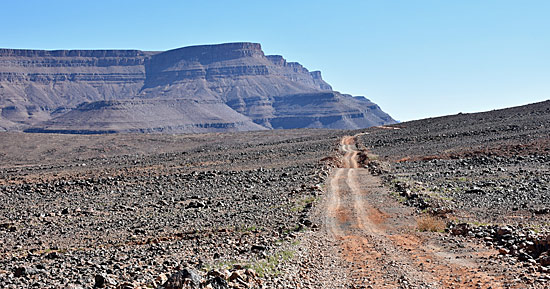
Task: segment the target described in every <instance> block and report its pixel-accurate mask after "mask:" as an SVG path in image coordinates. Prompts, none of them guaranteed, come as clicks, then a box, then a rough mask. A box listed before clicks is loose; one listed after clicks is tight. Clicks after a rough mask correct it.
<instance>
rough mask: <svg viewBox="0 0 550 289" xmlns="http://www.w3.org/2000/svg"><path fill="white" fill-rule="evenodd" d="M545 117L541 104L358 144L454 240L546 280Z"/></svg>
mask: <svg viewBox="0 0 550 289" xmlns="http://www.w3.org/2000/svg"><path fill="white" fill-rule="evenodd" d="M549 116H550V102H544V103H538V104H533V105H529V106H523V107H517V108H513V109H507V110H498V111H491V112H487V113H481V114H459V115H454V116H448V117H441V118H434V119H427V120H421V121H414V122H408V123H402V124H398V125H394V126H388V127H381V128H373V129H370V130H367V131H366V133H367V134H363V135H361V136H360V137H359V138H360V141H361V143H362V145H364V147H363V148H364V149H365V150H367V151H368V154H369V156H368V160H367V161H366V162H367V163H369V166H370V167H371V169H372V170H373V171H374V172H375V173H377V174H379V175H381V177H382V178H383V179H384V180H385V184H386V186H387V187H389V188H391V190H393V192H394V196H395V198H396V199H398V200H399V201H401V202H403V203H405V204H408V205H410V206H413V207H415V208H417V212H418V213H423V212H427V213H432V214H433V215H436V216H440V217H442V218H443V220H445V221H446V222H448V224H449V228H448V229H447V230H448V231H449V232H451V234H452V235H455V236H461V237H462V236H465V237H470V238H476V239H478V241H479V242H480V243H481V244H483V245H486V246H488V247H490V248H495V249H497V250H498V251H499V252H500V255H501V256H500V257H498V258H499V260H504V259H505V260H507V261H509V262H508V263H512V264H513V263H516V262H520V263H521V262H523V263H522V264H524V265H525V266H526V268H528V269H527V271H528V272H531V273H533V271H536V272H541V273H542V275H543V276H547V275H545V274H546V273H548V272H550V267H548V265H550V258H548V254H549V249H550V191H549V188H550V138H549V137H548V136H549V135H550V134H549V130H550V117H549ZM526 276H528V274H527V275H526ZM537 276H539V274H538V273H536V274H533V275H532V276H531V279H536V278H538V277H537ZM528 279H529V278H527V277H526V280H528ZM546 282H548V281H547V280H546V279H544V280H541V281H540V282H539V285H540V284H541V283H542V284H544V283H546Z"/></svg>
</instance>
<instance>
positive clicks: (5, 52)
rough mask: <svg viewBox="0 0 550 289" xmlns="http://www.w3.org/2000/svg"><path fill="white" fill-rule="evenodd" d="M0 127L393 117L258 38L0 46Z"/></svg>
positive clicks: (206, 128)
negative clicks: (144, 46) (139, 45)
mask: <svg viewBox="0 0 550 289" xmlns="http://www.w3.org/2000/svg"><path fill="white" fill-rule="evenodd" d="M0 109H1V115H0V130H12V131H17V130H25V131H29V132H60V133H108V132H169V133H187V132H214V131H245V130H262V129H286V128H343V129H354V128H363V127H369V126H373V125H382V124H388V123H393V122H395V121H394V120H393V119H392V118H391V117H390V116H389V115H387V114H386V113H384V112H383V111H382V110H380V108H379V107H378V106H377V105H376V104H374V103H372V102H370V101H369V100H367V99H366V98H363V97H352V96H350V95H345V94H341V93H339V92H336V91H333V90H332V87H331V86H330V85H329V84H327V83H326V82H325V81H323V79H322V78H321V73H320V72H319V71H313V72H310V71H308V70H307V69H306V68H304V67H303V66H302V65H300V64H299V63H296V62H287V61H286V60H285V59H284V58H283V57H282V56H278V55H267V56H266V55H264V53H263V51H262V49H261V46H260V44H256V43H227V44H219V45H201V46H191V47H184V48H179V49H174V50H169V51H165V52H149V51H139V50H56V51H44V50H20V49H0Z"/></svg>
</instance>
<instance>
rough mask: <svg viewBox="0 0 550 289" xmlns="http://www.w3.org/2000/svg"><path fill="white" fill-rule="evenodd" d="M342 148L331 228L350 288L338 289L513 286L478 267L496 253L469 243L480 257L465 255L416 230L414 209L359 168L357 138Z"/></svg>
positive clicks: (329, 212)
mask: <svg viewBox="0 0 550 289" xmlns="http://www.w3.org/2000/svg"><path fill="white" fill-rule="evenodd" d="M340 149H341V151H342V152H343V153H344V157H343V160H342V166H341V167H340V168H337V169H335V170H334V172H333V174H332V176H331V178H330V180H329V184H330V186H329V188H328V195H327V208H326V230H327V232H328V234H329V235H332V236H333V238H334V241H335V242H336V244H337V245H338V246H339V247H340V252H341V257H342V258H343V259H344V260H345V261H347V263H349V265H350V266H349V268H348V271H349V272H348V274H347V275H348V276H349V277H350V278H349V280H347V282H349V283H350V284H333V285H334V287H341V286H343V287H349V288H371V287H368V286H372V287H373V288H396V287H402V288H459V287H469V286H472V287H474V288H502V287H510V286H511V287H513V285H511V283H509V282H504V283H507V285H506V284H503V282H502V281H506V280H505V279H506V278H505V276H500V274H498V273H496V272H491V271H492V270H491V269H490V268H485V269H479V268H484V267H483V264H482V260H481V259H483V258H484V256H488V255H491V254H494V253H495V252H492V251H487V249H483V248H480V247H477V246H475V245H473V244H466V246H465V247H466V248H467V249H469V252H470V253H472V252H475V254H472V255H469V256H463V255H461V254H460V253H459V252H457V251H456V250H450V249H448V248H444V247H442V246H440V244H437V242H436V241H435V240H428V239H427V238H425V237H426V236H423V235H422V234H419V233H417V232H415V229H416V222H415V219H414V217H413V213H412V212H411V210H410V208H407V207H405V206H403V205H401V204H399V203H397V202H396V201H395V200H392V199H391V198H388V197H387V194H384V191H383V190H384V189H383V188H382V186H381V184H380V182H379V180H378V179H377V178H375V177H374V176H372V175H370V173H369V171H368V170H367V169H364V168H360V165H359V163H358V161H357V156H358V154H359V153H361V152H359V151H358V149H357V148H356V146H355V137H344V138H343V139H342V142H341V147H340ZM469 246H473V247H469Z"/></svg>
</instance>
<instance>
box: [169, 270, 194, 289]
mask: <svg viewBox="0 0 550 289" xmlns="http://www.w3.org/2000/svg"><path fill="white" fill-rule="evenodd" d="M200 284H201V277H200V276H199V275H198V274H197V273H196V272H195V271H193V270H191V269H187V268H186V269H183V270H181V271H179V272H176V273H174V274H172V275H171V276H170V277H169V278H168V281H166V283H164V284H163V285H162V286H163V287H164V288H165V289H183V288H199V286H200Z"/></svg>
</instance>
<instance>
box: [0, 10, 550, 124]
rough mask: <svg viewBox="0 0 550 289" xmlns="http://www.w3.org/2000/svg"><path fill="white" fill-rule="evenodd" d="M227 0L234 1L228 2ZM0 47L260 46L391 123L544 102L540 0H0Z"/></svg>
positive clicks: (548, 23)
mask: <svg viewBox="0 0 550 289" xmlns="http://www.w3.org/2000/svg"><path fill="white" fill-rule="evenodd" d="M235 3H238V4H235ZM2 9H3V11H5V13H3V15H2V17H1V18H0V25H2V27H5V29H3V31H2V37H1V39H0V47H3V48H26V49H102V48H108V49H140V50H153V51H165V50H168V49H171V48H176V47H182V46H188V45H194V44H209V43H224V42H236V41H249V42H258V43H262V45H263V47H264V48H265V52H266V54H279V55H284V56H285V58H287V59H288V60H289V61H298V62H300V63H302V64H303V65H304V66H306V67H308V68H309V69H311V70H321V71H322V72H323V77H324V79H325V80H326V81H327V82H328V83H330V84H331V85H332V86H333V88H334V89H335V90H337V91H342V92H345V93H349V94H353V95H365V96H366V97H367V98H368V99H370V100H372V101H374V102H376V103H377V104H379V105H380V106H381V107H382V108H384V110H385V111H386V112H388V113H389V114H390V115H392V116H393V117H394V118H395V119H398V120H401V121H404V120H410V119H419V118H425V117H430V116H437V115H445V114H454V113H458V112H473V111H483V110H491V109H495V108H501V107H508V106H514V105H520V104H525V103H531V102H536V101H541V100H545V99H549V98H550V85H549V83H550V69H549V67H550V37H548V31H550V18H549V17H548V11H550V2H549V1H543V0H540V1H506V0H488V1H474V0H469V1H468V0H465V1H404V0H403V1H339V2H334V1H322V0H321V1H319V0H317V1H272V2H270V1H239V2H231V1H204V2H199V1H145V0H135V1H127V0H122V1H105V0H97V1H67V0H57V1H38V0H27V1H4V2H3V3H2Z"/></svg>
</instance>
